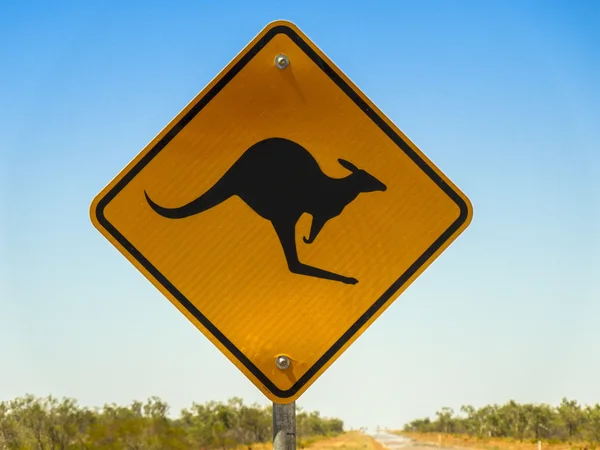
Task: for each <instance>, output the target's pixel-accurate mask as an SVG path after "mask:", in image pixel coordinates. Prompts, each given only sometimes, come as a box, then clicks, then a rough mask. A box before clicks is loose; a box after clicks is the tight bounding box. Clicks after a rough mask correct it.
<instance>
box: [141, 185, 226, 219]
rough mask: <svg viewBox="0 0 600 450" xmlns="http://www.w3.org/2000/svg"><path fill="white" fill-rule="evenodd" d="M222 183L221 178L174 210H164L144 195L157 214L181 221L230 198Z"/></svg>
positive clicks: (146, 194)
mask: <svg viewBox="0 0 600 450" xmlns="http://www.w3.org/2000/svg"><path fill="white" fill-rule="evenodd" d="M223 181H225V180H224V179H223V178H221V180H219V181H218V182H217V184H215V185H214V186H213V187H212V188H210V189H209V190H208V191H206V192H205V193H204V194H202V195H201V196H200V197H198V198H196V199H195V200H192V201H191V202H189V203H187V204H185V205H183V206H179V207H175V208H165V207H164V206H161V205H158V204H157V203H155V202H154V201H153V200H152V199H151V198H150V197H149V196H148V193H147V192H146V191H144V195H145V196H146V201H147V202H148V204H149V205H150V207H151V208H152V209H153V210H154V212H156V213H157V214H159V215H161V216H163V217H166V218H168V219H183V218H186V217H189V216H193V215H194V214H198V213H201V212H203V211H206V210H207V209H210V208H212V207H214V206H217V205H218V204H219V203H222V202H224V201H225V200H227V199H228V198H229V197H231V196H232V195H233V193H231V192H230V190H229V189H225V187H226V186H224V184H226V183H223Z"/></svg>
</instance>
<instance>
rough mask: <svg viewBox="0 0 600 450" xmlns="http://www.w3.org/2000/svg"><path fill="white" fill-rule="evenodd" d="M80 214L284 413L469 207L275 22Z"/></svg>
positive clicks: (326, 63)
mask: <svg viewBox="0 0 600 450" xmlns="http://www.w3.org/2000/svg"><path fill="white" fill-rule="evenodd" d="M90 214H91V219H92V222H93V223H94V225H95V226H96V227H97V228H98V230H99V231H100V232H101V233H102V234H103V235H104V236H105V237H106V238H107V239H108V240H109V241H110V242H111V243H112V244H113V245H114V246H115V247H116V248H117V249H118V250H119V251H120V252H121V253H122V254H123V255H124V256H125V257H126V258H127V259H128V260H129V261H130V262H131V263H132V264H134V265H135V267H137V268H138V269H139V270H140V271H141V272H142V273H143V274H144V275H145V276H146V277H147V278H148V279H149V280H150V281H151V282H152V283H153V284H154V285H155V286H156V287H157V288H158V289H159V290H160V291H161V292H162V293H163V294H164V295H165V296H166V297H167V298H168V299H169V300H170V301H171V302H172V303H173V304H174V305H175V306H176V307H177V308H178V309H179V310H180V311H181V312H182V313H183V314H184V315H185V316H186V317H187V318H188V319H189V320H190V321H191V322H192V323H194V325H195V326H196V327H197V328H198V329H199V330H200V331H201V332H202V333H204V335H206V337H208V339H210V340H211V341H212V342H213V344H214V345H216V346H217V347H218V348H219V349H220V350H221V351H222V352H223V353H224V354H225V355H226V356H227V357H228V358H229V359H230V360H231V361H232V362H233V363H234V364H235V365H236V366H237V367H238V368H239V369H240V370H241V371H242V372H243V373H244V374H245V375H246V376H247V377H248V378H249V379H250V380H251V381H252V382H253V383H254V384H255V385H256V386H257V387H258V388H259V389H260V390H261V391H262V392H263V393H264V394H265V395H266V396H267V397H268V398H269V399H271V400H272V401H274V402H277V403H288V402H291V401H293V400H296V399H297V398H298V397H299V396H300V395H301V394H302V393H303V392H304V391H305V390H306V389H307V388H308V387H309V386H310V385H311V384H312V383H313V382H314V381H315V380H316V378H317V377H318V376H320V375H321V374H322V373H323V372H324V371H325V370H326V369H327V368H328V367H329V366H330V365H331V364H332V363H333V361H334V360H335V359H336V358H338V357H339V356H340V354H341V353H342V352H343V351H345V349H347V348H348V346H349V345H350V344H351V343H352V342H353V341H354V340H355V339H356V338H357V337H358V336H359V335H360V334H361V333H363V332H364V331H365V329H366V328H367V327H368V326H369V325H370V324H371V323H372V322H373V321H374V320H375V319H376V318H377V317H378V316H379V315H380V314H381V313H382V312H383V311H384V310H385V309H386V308H387V307H388V306H389V305H390V304H391V303H392V302H393V301H394V299H395V298H396V297H397V296H398V295H399V294H401V293H402V292H403V291H404V290H405V289H406V288H407V286H408V285H409V284H410V283H411V282H412V281H414V279H415V278H416V277H418V276H419V274H420V273H421V272H422V271H423V270H424V269H425V268H426V267H427V266H428V265H430V264H431V263H432V261H433V260H434V259H435V258H436V257H437V256H439V254H440V253H441V252H442V251H443V250H444V249H445V248H446V247H448V245H450V243H451V242H452V241H453V240H454V239H456V237H457V236H458V235H459V234H460V233H461V232H462V231H463V230H464V229H465V228H466V227H467V226H468V224H469V223H470V221H471V215H472V208H471V205H470V202H469V200H468V198H467V197H466V196H465V195H464V194H463V193H462V192H461V191H460V190H459V189H458V188H457V187H456V186H455V185H454V184H453V183H452V182H451V181H450V180H449V179H448V178H447V177H446V176H445V175H444V174H443V173H442V172H441V171H440V170H439V169H438V168H437V167H435V166H434V165H433V163H432V162H431V161H429V160H428V159H427V157H425V156H424V155H423V153H421V151H420V150H419V149H417V147H416V146H415V145H414V144H413V143H412V142H410V141H409V139H408V138H407V137H406V136H404V134H403V133H402V132H401V131H400V130H399V129H398V128H397V127H396V126H395V125H394V124H392V123H391V121H390V120H389V119H388V118H387V117H386V116H385V115H384V114H383V113H382V112H381V111H379V109H378V108H377V107H376V106H375V105H374V104H373V103H371V101H370V100H369V99H368V98H367V97H366V96H365V95H364V94H363V93H362V92H361V91H360V90H359V89H358V88H357V87H356V86H355V85H354V84H353V83H352V82H351V81H350V80H349V79H348V78H347V77H346V76H345V75H344V74H343V73H342V72H341V71H340V70H339V69H338V68H337V67H336V66H335V65H334V64H333V63H332V62H331V61H330V60H329V59H328V58H327V57H326V56H325V55H324V54H323V52H322V51H321V50H319V48H317V47H316V46H315V45H314V44H313V43H312V42H311V41H310V40H309V39H308V38H307V37H306V36H305V35H304V34H303V33H302V32H301V31H300V30H299V29H298V28H297V27H296V26H295V25H293V24H291V23H289V22H284V21H278V22H273V23H271V24H269V25H268V26H267V27H266V28H265V29H264V30H263V31H262V32H261V33H260V34H259V35H257V36H256V37H255V38H254V39H253V40H252V41H251V42H250V43H249V44H248V46H247V47H246V48H245V49H244V50H243V51H242V52H241V53H240V54H239V55H238V56H237V57H236V58H235V59H234V60H233V61H231V62H230V63H229V64H228V65H227V67H225V69H224V70H223V71H222V72H221V73H220V74H219V75H218V76H217V77H216V78H215V79H214V80H212V81H211V82H210V84H209V85H208V86H207V87H206V88H205V89H204V90H203V91H202V92H201V93H200V94H198V96H197V97H196V98H194V99H193V100H192V101H191V103H190V104H188V105H187V106H186V107H185V109H183V111H181V112H180V113H179V114H178V115H177V116H176V117H175V118H174V119H173V120H172V121H171V123H169V124H168V125H167V126H166V128H165V129H164V130H162V131H161V132H160V133H159V134H158V135H157V136H156V137H155V138H154V139H153V140H152V142H150V143H149V144H148V145H147V146H146V148H144V149H143V151H142V152H141V153H140V154H139V155H137V156H136V157H135V159H134V160H133V161H131V162H130V163H129V164H128V165H127V167H125V168H124V169H123V170H122V171H121V173H119V174H118V175H117V177H116V178H115V179H114V180H112V181H111V182H110V183H109V184H108V185H107V186H106V187H105V188H104V189H103V190H102V191H101V192H100V193H99V194H98V196H97V197H96V198H95V199H94V201H93V203H92V205H91V209H90ZM281 356H284V357H287V358H288V361H289V363H290V364H289V366H288V367H286V366H285V365H283V366H282V365H281V364H279V365H278V364H276V360H277V359H278V357H281Z"/></svg>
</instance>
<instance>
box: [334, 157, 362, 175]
mask: <svg viewBox="0 0 600 450" xmlns="http://www.w3.org/2000/svg"><path fill="white" fill-rule="evenodd" d="M338 162H339V163H340V164H341V165H342V167H344V168H346V169H348V170H349V171H350V172H358V170H359V169H358V167H356V166H355V165H354V164H352V163H351V162H349V161H346V160H345V159H342V158H338Z"/></svg>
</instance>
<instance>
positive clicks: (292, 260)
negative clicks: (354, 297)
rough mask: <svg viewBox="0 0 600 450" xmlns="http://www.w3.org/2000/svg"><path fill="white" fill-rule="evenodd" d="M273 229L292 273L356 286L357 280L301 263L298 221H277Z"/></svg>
mask: <svg viewBox="0 0 600 450" xmlns="http://www.w3.org/2000/svg"><path fill="white" fill-rule="evenodd" d="M273 228H275V232H276V233H277V236H278V237H279V241H280V242H281V247H282V248H283V253H284V254H285V259H286V261H287V265H288V268H289V270H290V272H292V273H295V274H298V275H307V276H310V277H315V278H323V279H326V280H333V281H340V282H342V283H345V284H356V283H358V280H357V279H356V278H349V277H345V276H343V275H339V274H337V273H333V272H329V271H327V270H323V269H319V268H317V267H312V266H309V265H307V264H304V263H301V262H300V260H299V259H298V250H297V248H296V221H277V222H273Z"/></svg>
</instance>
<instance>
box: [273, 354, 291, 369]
mask: <svg viewBox="0 0 600 450" xmlns="http://www.w3.org/2000/svg"><path fill="white" fill-rule="evenodd" d="M290 363H291V362H290V358H288V357H287V356H285V355H280V356H278V357H277V358H275V365H276V366H277V368H278V369H280V370H285V369H287V368H288V367H290Z"/></svg>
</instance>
